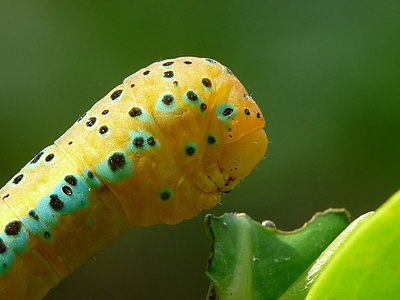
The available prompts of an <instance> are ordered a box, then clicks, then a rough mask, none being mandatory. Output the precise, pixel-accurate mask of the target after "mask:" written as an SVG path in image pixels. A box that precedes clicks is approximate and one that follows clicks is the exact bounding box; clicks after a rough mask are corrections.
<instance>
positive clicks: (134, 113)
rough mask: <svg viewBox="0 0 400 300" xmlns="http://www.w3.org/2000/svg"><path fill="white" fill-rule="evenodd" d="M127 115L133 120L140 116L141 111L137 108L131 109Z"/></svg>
mask: <svg viewBox="0 0 400 300" xmlns="http://www.w3.org/2000/svg"><path fill="white" fill-rule="evenodd" d="M128 114H129V115H130V116H131V117H132V118H134V117H138V116H140V115H141V114H142V110H141V109H140V108H139V107H133V108H132V109H131V110H130V111H129V112H128Z"/></svg>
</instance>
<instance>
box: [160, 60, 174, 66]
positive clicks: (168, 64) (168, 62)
mask: <svg viewBox="0 0 400 300" xmlns="http://www.w3.org/2000/svg"><path fill="white" fill-rule="evenodd" d="M173 63H174V62H173V61H167V62H165V63H163V64H162V65H163V66H164V67H168V66H170V65H172V64H173Z"/></svg>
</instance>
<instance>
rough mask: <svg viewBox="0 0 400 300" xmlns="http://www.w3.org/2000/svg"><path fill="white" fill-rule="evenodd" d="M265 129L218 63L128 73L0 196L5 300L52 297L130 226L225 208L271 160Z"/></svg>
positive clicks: (0, 284) (181, 63) (191, 61)
mask: <svg viewBox="0 0 400 300" xmlns="http://www.w3.org/2000/svg"><path fill="white" fill-rule="evenodd" d="M264 125H265V121H264V117H263V115H262V113H261V111H260V109H259V108H258V106H257V105H256V103H255V102H254V101H253V99H252V98H251V96H249V94H248V93H247V92H246V90H245V88H244V87H243V86H242V84H241V83H240V82H239V80H238V79H237V78H236V77H235V76H234V75H233V73H232V72H231V71H230V70H229V69H228V68H226V67H224V66H223V65H221V64H220V63H218V62H216V61H215V60H211V59H205V58H196V57H182V58H176V59H168V60H164V61H161V62H157V63H154V64H152V65H150V66H148V67H146V68H144V69H141V70H139V71H138V72H136V73H134V74H133V75H131V76H129V77H128V78H126V79H125V80H124V81H123V83H122V84H121V85H119V86H117V87H116V88H114V89H113V90H112V91H111V92H110V93H109V94H107V95H106V96H105V97H104V98H103V99H101V100H100V101H99V102H98V103H96V104H95V105H94V106H93V107H92V108H91V109H90V110H89V111H87V112H86V113H85V114H84V115H82V116H81V117H80V118H79V119H78V121H77V122H76V123H75V124H74V125H73V126H72V127H71V128H70V129H69V130H68V131H67V132H66V133H65V134H64V135H62V136H61V137H60V138H59V139H57V140H56V141H55V142H54V144H53V145H51V146H49V147H47V148H45V149H44V150H43V151H40V152H39V153H38V154H37V155H36V156H35V157H34V158H33V159H32V160H31V161H30V162H28V164H27V165H26V166H25V167H24V168H23V169H22V170H21V171H20V172H19V173H18V174H17V175H16V176H15V177H13V178H12V179H11V180H10V181H9V182H8V183H7V184H6V185H5V186H4V187H3V188H2V189H0V199H1V200H0V228H1V231H0V298H1V299H41V298H42V297H44V295H45V294H46V293H47V292H48V290H49V289H50V288H52V287H54V286H55V285H56V284H57V283H58V282H59V281H60V280H61V279H62V278H64V277H66V276H67V275H68V274H69V273H71V272H72V271H73V269H74V268H76V267H77V266H79V265H81V264H82V263H83V262H85V261H86V260H87V259H88V258H90V257H91V256H93V255H94V254H95V253H96V252H97V251H98V250H99V249H101V248H102V247H103V246H104V245H106V244H107V243H110V242H111V241H112V240H114V239H115V238H116V237H117V236H118V235H119V234H120V233H121V232H123V231H125V230H127V229H128V228H129V227H131V226H138V225H141V226H149V225H153V224H159V223H166V224H175V223H177V222H179V221H181V220H184V219H188V218H191V217H193V216H195V215H196V214H198V213H199V212H200V211H201V210H203V209H206V208H210V207H212V206H214V205H215V204H216V203H218V202H219V201H220V197H221V193H222V192H228V191H230V190H232V189H233V188H234V186H236V185H237V183H238V182H239V181H241V180H242V179H243V178H244V177H245V176H246V175H248V174H249V173H250V172H251V171H252V169H253V168H254V167H255V165H256V164H257V163H258V162H259V161H260V160H261V159H262V157H263V156H264V154H265V152H266V149H267V137H266V135H265V132H264V130H263V127H264Z"/></svg>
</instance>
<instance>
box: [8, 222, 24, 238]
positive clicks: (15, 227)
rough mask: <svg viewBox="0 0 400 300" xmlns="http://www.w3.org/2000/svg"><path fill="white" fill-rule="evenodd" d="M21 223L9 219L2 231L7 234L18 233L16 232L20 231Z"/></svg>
mask: <svg viewBox="0 0 400 300" xmlns="http://www.w3.org/2000/svg"><path fill="white" fill-rule="evenodd" d="M21 227H22V223H21V221H17V220H15V221H11V222H10V223H8V224H7V225H6V227H5V228H4V233H5V234H7V235H18V233H19V232H20V231H21Z"/></svg>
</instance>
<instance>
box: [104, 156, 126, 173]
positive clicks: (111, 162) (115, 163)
mask: <svg viewBox="0 0 400 300" xmlns="http://www.w3.org/2000/svg"><path fill="white" fill-rule="evenodd" d="M125 165H126V159H125V156H124V154H122V153H120V152H116V153H114V154H113V155H111V156H110V158H109V159H108V166H109V168H110V169H111V171H113V172H116V171H118V170H119V169H122V168H123V167H124V166H125Z"/></svg>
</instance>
